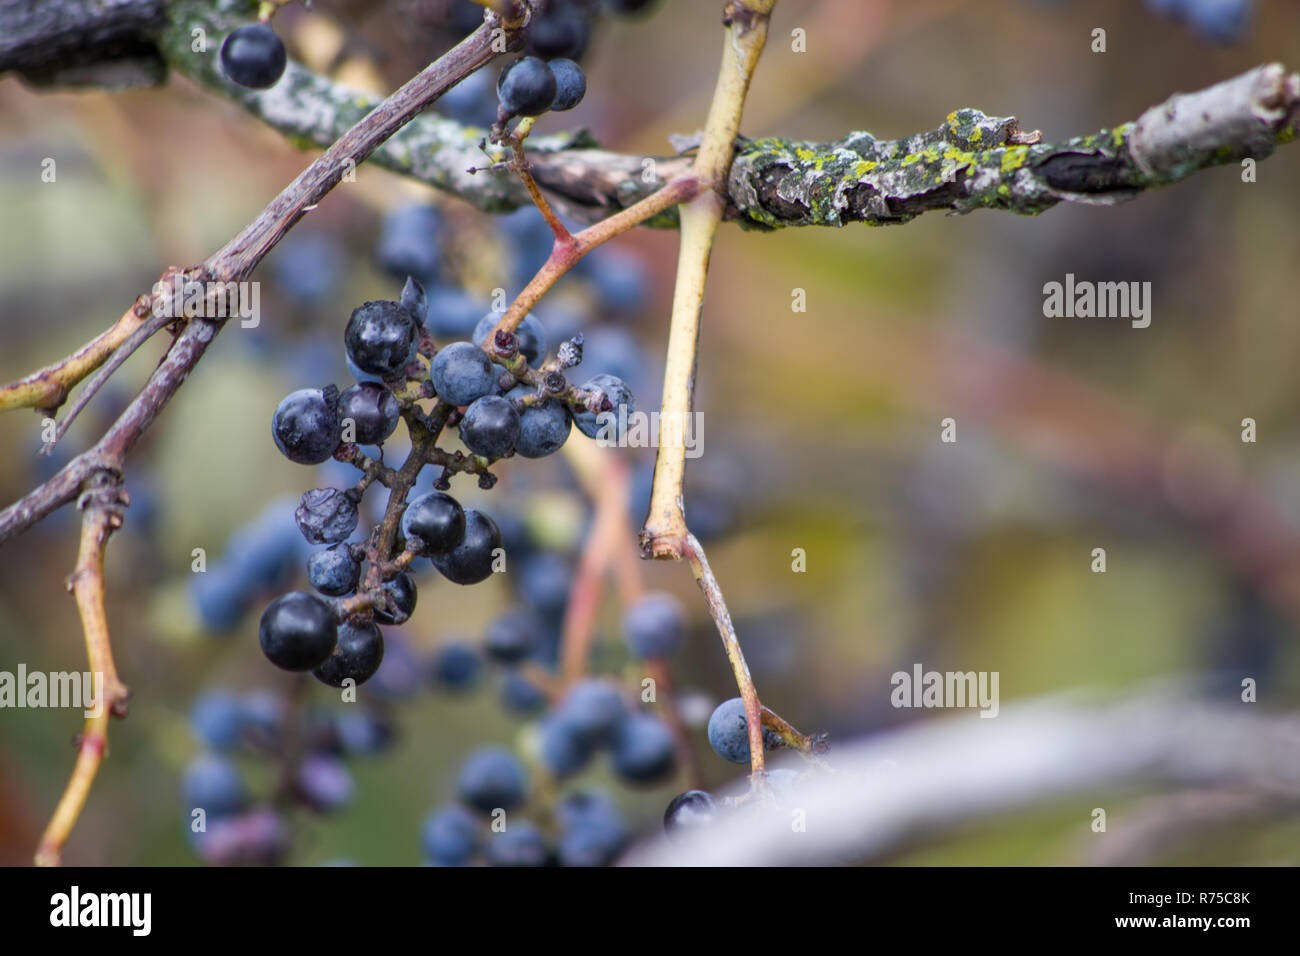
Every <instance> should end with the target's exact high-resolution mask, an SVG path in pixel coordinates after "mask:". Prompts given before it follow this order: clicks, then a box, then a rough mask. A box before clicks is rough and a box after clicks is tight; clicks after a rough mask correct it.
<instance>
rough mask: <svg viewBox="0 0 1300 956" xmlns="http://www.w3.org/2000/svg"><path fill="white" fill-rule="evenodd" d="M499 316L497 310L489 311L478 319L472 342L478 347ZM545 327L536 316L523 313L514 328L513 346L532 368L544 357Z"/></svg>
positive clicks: (495, 325) (499, 318) (493, 327)
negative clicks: (522, 317) (520, 320)
mask: <svg viewBox="0 0 1300 956" xmlns="http://www.w3.org/2000/svg"><path fill="white" fill-rule="evenodd" d="M500 320H501V316H500V314H499V313H497V312H489V313H488V314H487V315H485V316H483V318H481V319H479V320H478V324H477V325H475V326H474V336H473V338H474V344H475V345H477V346H478V347H479V348H482V347H483V343H484V342H486V341H487V340H488V336H489V335H491V334H492V330H493V329H495V328H496V327H497V322H499V321H500ZM547 345H548V343H547V341H546V329H545V328H544V327H543V326H542V323H541V322H539V321H538V319H537V316H535V315H532V314H531V313H530V314H529V315H525V316H524V319H523V321H522V322H520V323H519V327H518V328H517V329H515V346H516V347H517V348H518V349H519V354H520V355H522V356H523V357H524V361H525V362H527V363H528V364H529V365H531V366H533V367H534V368H536V367H537V365H538V364H539V363H540V362H541V361H542V359H544V358H546V349H547Z"/></svg>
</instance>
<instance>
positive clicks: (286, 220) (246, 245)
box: [0, 24, 518, 541]
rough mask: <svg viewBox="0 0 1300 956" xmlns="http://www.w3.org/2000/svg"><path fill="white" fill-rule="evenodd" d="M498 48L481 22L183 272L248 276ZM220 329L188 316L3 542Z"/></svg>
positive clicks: (149, 416) (5, 527) (86, 471)
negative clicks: (117, 410)
mask: <svg viewBox="0 0 1300 956" xmlns="http://www.w3.org/2000/svg"><path fill="white" fill-rule="evenodd" d="M507 36H508V38H510V39H511V42H512V43H517V42H518V37H517V35H515V34H509V33H508V34H507ZM496 55H497V54H496V52H495V51H494V50H493V48H492V28H491V27H489V26H488V25H487V24H485V25H484V26H482V27H479V29H478V30H476V31H475V32H473V33H471V34H470V35H469V36H468V37H466V38H465V39H464V40H462V41H461V42H460V43H459V44H458V45H457V46H455V47H453V48H452V49H451V50H449V51H448V52H447V53H446V54H444V55H443V56H442V57H440V58H439V59H438V60H437V61H435V62H434V63H432V64H430V65H429V66H428V67H426V68H425V69H424V70H423V71H421V72H420V73H419V74H417V75H416V76H415V77H414V78H412V79H411V80H410V81H409V82H407V83H406V85H405V86H403V87H402V88H401V89H399V90H397V92H395V93H394V94H393V95H392V96H390V97H389V98H388V99H387V100H385V101H384V102H382V103H381V104H379V105H378V106H377V107H375V109H374V110H373V111H372V112H371V113H370V114H368V115H367V116H366V118H365V119H364V120H362V121H361V122H360V123H358V124H357V125H356V126H355V127H353V128H352V129H351V130H349V131H348V132H347V133H345V134H344V135H343V136H342V137H341V138H340V139H339V140H338V142H336V143H334V145H333V146H331V147H330V148H329V149H327V150H326V151H325V152H324V153H323V154H322V155H321V156H320V157H319V158H318V159H317V160H316V161H315V162H313V163H312V164H311V165H310V166H308V167H307V169H306V170H304V171H303V172H302V174H301V175H299V176H298V178H297V179H295V180H294V181H293V182H292V183H290V184H289V185H288V186H287V187H286V188H285V189H284V190H283V191H282V192H281V193H280V195H278V196H277V197H276V198H275V199H274V200H272V201H271V203H270V205H268V206H267V207H266V208H265V209H264V210H263V211H262V213H261V214H260V215H259V216H258V217H257V218H256V219H255V220H254V221H253V222H252V223H250V224H249V225H248V226H246V227H245V228H244V229H243V231H241V232H240V233H239V235H238V236H236V237H235V238H234V239H232V240H231V241H230V242H228V243H227V244H226V245H225V246H224V247H223V248H221V249H220V250H218V251H217V252H216V253H215V254H214V255H213V256H212V257H211V258H209V259H207V260H206V261H205V262H204V263H203V264H202V265H200V266H197V267H195V268H194V269H191V270H187V271H186V276H187V277H189V278H194V279H196V280H198V281H210V282H232V281H242V280H244V279H246V278H247V277H248V275H249V274H250V273H251V272H252V271H253V269H254V268H255V267H256V266H257V264H258V263H259V262H261V261H262V259H263V257H265V256H266V254H267V253H268V252H270V251H271V249H272V248H273V247H274V246H275V244H276V243H277V242H279V241H280V239H281V238H283V236H284V235H285V233H287V232H288V231H289V229H290V228H292V227H293V225H294V224H295V223H297V222H298V220H299V219H301V218H302V217H303V216H304V215H306V213H307V211H308V210H309V209H310V208H313V207H315V206H316V204H317V203H319V202H320V201H321V199H322V198H324V196H325V195H326V194H327V193H328V192H329V191H330V190H331V189H333V188H334V187H335V186H336V185H338V183H339V182H340V181H341V180H342V179H343V177H344V175H345V174H346V173H347V172H348V171H349V170H351V169H353V168H355V166H356V165H357V164H359V163H361V162H363V161H364V160H365V159H366V157H368V156H369V155H370V154H371V153H373V152H374V150H375V149H377V148H378V147H379V145H380V144H381V143H383V142H385V141H386V140H387V139H388V138H389V137H391V136H392V135H393V134H394V133H395V132H396V131H397V130H399V129H401V128H402V126H403V125H404V124H406V123H407V122H409V121H410V120H411V119H412V118H413V117H414V116H416V115H418V114H419V113H420V111H421V110H424V109H425V108H427V107H428V106H429V104H431V103H432V102H434V101H435V100H436V99H437V98H438V97H439V96H441V95H442V94H443V93H444V92H446V91H447V90H448V89H450V88H451V87H452V86H454V85H455V84H456V83H458V82H459V81H460V80H461V79H463V78H464V77H466V76H468V75H469V74H470V73H473V72H474V71H475V70H477V69H478V68H479V67H481V66H482V65H483V64H485V63H487V62H488V61H489V60H491V59H492V58H493V57H495V56H496ZM159 304H160V305H161V304H162V303H161V301H160V303H159ZM221 328H222V324H221V323H219V322H214V321H211V320H208V319H201V318H196V319H192V320H190V322H189V324H188V325H187V326H186V327H185V329H184V330H183V331H182V332H181V334H180V335H179V336H178V337H177V339H176V341H175V342H174V343H173V344H172V347H171V349H170V351H169V352H168V353H167V356H166V358H164V360H163V362H162V363H161V364H160V365H159V366H158V368H157V369H155V370H154V372H153V375H152V376H150V378H149V382H148V383H147V384H146V385H145V387H144V389H143V390H142V391H141V392H140V394H139V395H137V396H136V398H135V399H134V400H133V401H132V402H131V404H130V405H129V406H128V407H127V409H126V411H124V412H123V413H122V415H121V416H120V417H119V418H118V419H117V421H116V422H115V423H114V424H113V425H112V427H111V428H109V430H108V432H107V433H105V435H104V437H103V438H102V439H100V441H99V442H98V443H96V444H95V445H94V446H93V447H92V448H90V449H89V450H88V451H86V452H83V453H82V454H80V455H78V456H77V457H76V458H74V459H73V460H72V461H71V462H69V463H68V464H67V465H66V466H64V468H63V469H62V470H61V471H60V472H59V473H58V474H57V475H55V476H54V477H53V478H52V479H50V480H49V481H47V482H45V483H44V484H42V485H40V486H39V487H37V488H36V489H34V490H33V491H31V492H30V493H29V494H27V495H26V496H24V497H23V498H22V499H21V500H19V501H18V502H16V503H15V504H13V505H10V506H9V507H8V508H6V509H4V511H0V541H5V540H7V539H8V538H10V537H12V536H13V535H15V534H18V533H19V532H21V531H23V530H25V529H26V528H28V527H30V526H31V525H32V524H34V523H35V522H37V521H39V520H40V519H42V518H44V517H45V516H46V515H48V514H50V513H51V512H53V511H55V510H56V509H58V508H59V507H62V506H63V505H65V504H67V503H68V502H69V501H71V500H72V499H73V498H75V497H76V495H77V493H78V491H79V489H80V487H81V484H82V483H83V482H84V481H85V480H86V479H87V478H89V477H90V475H92V474H93V473H95V472H96V471H100V470H120V469H121V467H122V464H123V461H124V460H125V457H126V455H127V454H128V453H129V452H130V450H131V448H132V447H134V445H135V443H136V441H138V440H139V438H140V436H141V435H142V434H144V432H145V431H146V430H147V429H148V427H149V426H150V425H151V424H152V423H153V421H154V419H155V418H156V417H157V416H158V414H159V413H160V412H161V411H162V409H163V407H164V406H165V405H166V404H167V402H168V401H170V400H171V398H172V396H173V395H174V394H175V393H176V391H177V389H179V388H180V386H181V384H182V383H183V382H184V381H185V378H186V376H187V375H188V374H189V373H190V371H191V370H192V369H193V368H194V366H195V365H197V364H198V362H199V360H200V359H201V358H202V357H203V354H204V352H205V351H206V350H207V348H208V346H209V345H210V344H211V342H212V340H213V339H214V338H215V337H216V335H217V333H218V332H219V331H220V330H221ZM124 337H125V336H124Z"/></svg>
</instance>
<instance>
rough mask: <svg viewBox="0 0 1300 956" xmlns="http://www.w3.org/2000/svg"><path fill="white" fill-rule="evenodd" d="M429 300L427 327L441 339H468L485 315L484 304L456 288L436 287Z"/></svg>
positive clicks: (430, 293) (430, 291)
mask: <svg viewBox="0 0 1300 956" xmlns="http://www.w3.org/2000/svg"><path fill="white" fill-rule="evenodd" d="M548 255H549V253H548ZM427 299H428V303H429V304H428V312H427V313H426V314H425V325H426V326H428V329H429V331H430V332H432V333H433V335H434V336H436V337H439V338H443V339H464V338H468V337H469V336H470V335H471V334H472V333H473V331H474V329H475V327H476V326H477V325H478V322H479V319H480V317H481V316H482V315H483V309H484V305H483V303H482V302H481V301H480V300H479V299H477V298H475V297H474V296H472V295H470V294H469V293H468V292H466V291H464V290H463V289H458V288H456V287H454V286H434V287H433V288H432V289H430V290H429V293H428V296H427Z"/></svg>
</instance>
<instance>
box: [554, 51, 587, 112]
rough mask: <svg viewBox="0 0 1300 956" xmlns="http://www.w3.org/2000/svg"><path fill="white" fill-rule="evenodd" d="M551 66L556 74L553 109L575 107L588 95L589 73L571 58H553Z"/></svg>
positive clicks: (561, 110)
mask: <svg viewBox="0 0 1300 956" xmlns="http://www.w3.org/2000/svg"><path fill="white" fill-rule="evenodd" d="M550 67H551V73H552V74H554V76H555V99H554V101H552V103H551V109H552V110H554V111H555V112H557V113H563V112H564V111H565V110H571V109H573V108H574V107H575V106H577V105H578V104H579V103H581V102H582V98H583V97H584V96H586V95H587V75H586V74H585V73H583V72H582V67H580V66H578V64H577V63H574V62H573V60H571V59H563V60H552V61H551V62H550Z"/></svg>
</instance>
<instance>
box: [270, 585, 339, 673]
mask: <svg viewBox="0 0 1300 956" xmlns="http://www.w3.org/2000/svg"><path fill="white" fill-rule="evenodd" d="M258 638H259V640H260V641H261V643H262V653H263V654H265V655H266V656H267V659H268V660H270V662H271V663H272V664H274V665H275V666H276V667H282V668H284V669H285V670H287V671H309V670H311V669H312V668H313V667H316V666H317V665H318V664H320V663H322V662H323V661H324V660H325V658H327V657H329V656H330V653H331V652H332V651H333V650H334V645H335V644H336V643H338V625H337V624H336V623H335V622H334V609H333V608H332V607H330V606H329V605H328V604H326V603H325V602H324V601H322V600H321V599H320V598H318V597H316V596H315V595H314V594H308V593H306V592H305V591H291V592H290V593H288V594H284V595H281V596H280V597H278V598H276V599H275V600H274V601H272V602H271V603H270V604H268V605H267V607H266V610H265V611H263V612H262V621H261V624H260V625H259V627H258Z"/></svg>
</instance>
